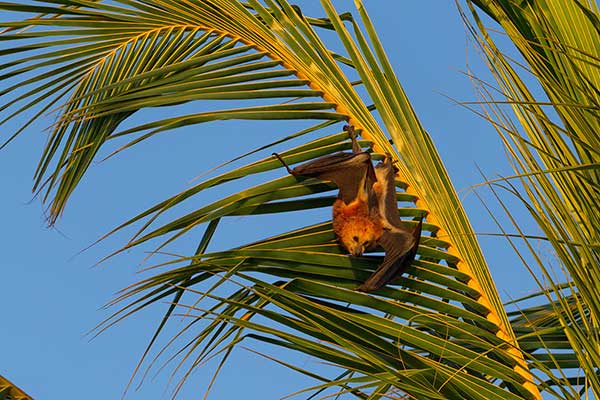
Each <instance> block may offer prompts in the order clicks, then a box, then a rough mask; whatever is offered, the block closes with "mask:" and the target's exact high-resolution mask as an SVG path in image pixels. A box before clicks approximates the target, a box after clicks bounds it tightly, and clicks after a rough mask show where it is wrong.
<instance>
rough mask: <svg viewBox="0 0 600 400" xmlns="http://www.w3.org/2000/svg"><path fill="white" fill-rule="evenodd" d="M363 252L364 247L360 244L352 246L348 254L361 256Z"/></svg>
mask: <svg viewBox="0 0 600 400" xmlns="http://www.w3.org/2000/svg"><path fill="white" fill-rule="evenodd" d="M364 252H365V248H364V247H363V246H361V245H356V246H353V247H352V248H351V249H350V254H352V255H353V256H354V257H358V256H362V255H363V253H364Z"/></svg>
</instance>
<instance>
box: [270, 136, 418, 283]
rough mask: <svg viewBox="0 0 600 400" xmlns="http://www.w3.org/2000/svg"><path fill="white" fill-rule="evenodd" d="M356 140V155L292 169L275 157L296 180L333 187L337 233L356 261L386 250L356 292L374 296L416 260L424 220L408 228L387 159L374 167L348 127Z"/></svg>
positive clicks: (343, 154)
mask: <svg viewBox="0 0 600 400" xmlns="http://www.w3.org/2000/svg"><path fill="white" fill-rule="evenodd" d="M344 129H345V130H347V131H348V133H349V134H350V138H351V140H352V153H346V152H339V153H335V154H330V155H326V156H323V157H320V158H317V159H316V160H312V161H309V162H307V163H304V164H301V165H299V166H297V167H295V168H293V169H291V168H290V167H289V166H288V165H287V164H286V163H285V162H284V161H283V160H282V159H281V157H279V155H278V154H277V153H273V155H275V156H276V157H277V158H278V159H279V160H280V161H281V163H282V164H283V165H284V166H285V167H286V169H287V170H288V172H289V173H290V174H292V175H297V176H307V177H314V178H318V179H322V180H327V181H332V182H334V183H335V184H336V185H337V187H338V189H339V193H338V197H337V199H336V201H335V202H334V203H333V231H334V232H335V234H336V236H337V239H338V241H339V242H340V244H341V245H342V246H343V247H344V248H345V249H346V250H348V252H349V253H350V254H352V255H353V256H360V255H362V254H363V253H364V252H365V251H370V250H375V249H377V248H378V247H382V248H383V250H384V251H385V257H384V259H383V263H382V264H381V265H380V266H379V268H377V270H375V272H373V274H372V275H371V276H370V277H369V278H368V279H367V280H366V281H365V282H364V283H362V284H361V285H360V286H359V287H357V288H356V290H359V291H361V292H372V291H375V290H378V289H380V288H382V287H383V286H385V285H386V284H387V283H388V282H390V281H392V280H393V279H394V278H395V277H397V276H398V275H400V274H401V273H402V272H403V271H404V270H405V269H406V268H407V267H408V265H410V263H411V262H412V261H413V259H414V257H415V254H416V252H417V248H418V246H419V239H420V237H421V228H422V219H421V221H419V223H418V225H417V226H416V227H415V228H414V229H409V228H407V227H405V226H404V224H403V223H402V221H401V220H400V217H399V215H398V203H397V201H396V186H395V184H394V176H395V170H394V166H393V165H392V160H391V158H390V157H389V155H386V157H385V160H384V161H383V162H380V163H379V164H378V165H377V166H376V167H373V163H372V162H371V155H370V154H369V153H367V152H364V151H361V149H360V146H359V144H358V141H357V139H356V135H355V133H354V128H353V127H352V126H346V127H344Z"/></svg>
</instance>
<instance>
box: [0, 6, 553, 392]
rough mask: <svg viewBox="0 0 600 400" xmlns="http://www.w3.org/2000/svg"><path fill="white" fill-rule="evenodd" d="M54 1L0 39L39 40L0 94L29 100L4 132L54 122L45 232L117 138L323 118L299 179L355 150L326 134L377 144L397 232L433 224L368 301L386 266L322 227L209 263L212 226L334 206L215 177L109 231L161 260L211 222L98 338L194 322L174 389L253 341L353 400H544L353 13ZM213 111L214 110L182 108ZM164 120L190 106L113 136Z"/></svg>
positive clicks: (378, 52)
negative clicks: (315, 362) (400, 399)
mask: <svg viewBox="0 0 600 400" xmlns="http://www.w3.org/2000/svg"><path fill="white" fill-rule="evenodd" d="M46 3H47V7H33V6H29V5H26V4H22V3H0V9H5V10H11V11H22V12H32V11H36V10H37V11H38V12H40V13H43V14H40V15H37V16H34V17H32V18H28V19H25V20H23V21H17V22H9V23H6V24H5V26H6V28H8V30H7V31H6V32H5V33H4V35H2V36H3V38H4V39H5V41H7V42H11V41H13V42H16V43H18V41H20V40H28V39H35V45H30V44H25V45H21V46H19V45H16V46H14V47H13V49H12V50H10V51H9V53H11V54H15V53H19V54H21V55H23V57H22V58H20V59H19V60H18V61H14V62H13V61H11V62H8V63H6V64H4V68H3V69H6V70H7V71H8V72H6V73H5V74H4V75H2V76H0V79H4V80H11V79H13V80H15V79H16V80H20V83H21V84H23V82H24V84H25V85H26V86H27V87H28V88H27V89H26V90H27V91H26V92H25V94H23V95H21V96H20V97H16V98H14V99H13V100H14V102H13V103H7V106H8V107H12V106H13V105H14V106H15V107H17V109H16V110H14V111H12V112H11V113H9V115H8V116H7V119H6V120H9V119H10V118H12V117H14V116H16V115H18V114H19V113H20V112H22V111H23V110H27V109H30V108H36V107H37V108H38V109H40V110H41V111H40V112H45V111H46V110H49V109H51V108H52V107H56V106H57V105H61V108H60V109H59V110H58V112H59V118H58V120H57V122H56V125H55V126H54V127H53V128H52V132H51V134H50V138H49V142H48V145H47V147H46V149H45V151H44V154H43V157H42V160H41V161H40V164H39V167H38V170H37V175H36V189H38V190H45V194H44V198H45V199H46V200H48V201H50V202H51V206H50V215H51V216H50V222H51V223H53V222H54V221H55V220H56V218H57V217H58V216H59V215H60V213H61V212H62V211H63V210H64V208H65V205H66V203H67V200H68V199H69V197H70V195H71V194H72V192H73V191H74V190H75V188H76V187H77V185H78V183H79V182H80V180H81V179H82V178H83V176H84V175H85V173H86V171H87V170H88V168H89V166H90V164H91V162H92V160H93V159H94V158H95V157H96V156H97V154H98V152H99V151H100V149H101V148H104V147H105V146H107V145H108V144H109V143H110V141H112V140H114V139H117V138H121V139H127V140H128V142H127V143H126V144H125V145H124V146H123V147H122V148H121V149H127V148H129V147H131V146H134V145H135V144H137V143H139V142H141V141H143V140H146V139H149V138H151V137H152V136H154V135H156V134H158V133H162V132H167V131H170V130H172V129H176V128H180V127H185V126H191V125H196V124H200V123H203V122H209V121H215V120H225V119H241V120H243V119H260V120H285V119H294V120H303V119H306V120H316V125H314V127H313V128H307V129H306V130H303V131H317V130H318V131H319V133H320V134H321V136H320V138H318V139H314V140H307V141H306V142H305V143H303V144H301V145H299V146H297V147H295V148H293V149H290V150H289V151H284V152H282V153H281V156H282V157H284V158H285V159H286V161H287V162H290V163H293V162H300V161H304V160H308V159H312V158H315V157H318V156H321V155H325V154H331V153H332V152H335V151H338V150H343V149H347V148H349V147H350V143H349V142H348V141H346V137H347V136H346V135H345V134H344V133H342V132H341V130H338V131H336V132H335V133H329V135H326V133H325V130H324V129H323V128H324V127H325V125H329V124H330V123H335V122H338V121H342V120H345V121H348V122H349V123H351V124H352V125H354V126H356V128H357V130H358V131H359V132H360V133H361V135H362V138H363V139H364V140H365V141H363V143H362V144H363V145H366V147H367V146H370V147H372V151H373V158H375V159H377V158H378V157H381V156H382V155H383V154H386V153H387V154H390V155H391V156H392V157H393V159H394V160H396V161H397V166H398V168H399V174H398V182H397V186H398V187H399V188H401V189H402V191H401V192H400V193H399V195H398V199H399V200H400V201H402V202H404V203H405V204H404V207H402V208H400V209H399V213H400V215H402V216H405V217H409V218H408V219H405V221H406V222H407V223H414V222H411V221H410V218H411V217H413V218H414V217H420V216H425V217H426V223H425V224H424V225H423V227H424V231H425V232H428V233H429V235H427V234H424V235H423V237H422V241H421V243H420V245H419V250H418V254H419V258H418V260H417V261H415V262H414V263H413V265H412V266H411V268H410V269H409V271H408V273H409V274H408V276H406V277H402V278H399V279H397V281H396V282H394V285H390V286H388V287H386V288H384V289H382V290H380V291H379V292H378V293H377V294H376V295H366V294H363V293H358V292H355V291H354V290H353V289H354V288H355V287H356V286H357V284H358V283H359V282H361V281H363V280H364V279H365V278H366V277H367V276H368V275H369V274H370V272H371V271H372V270H373V269H374V268H375V267H376V266H377V265H378V264H380V263H381V256H375V255H373V256H366V257H361V258H349V257H348V256H346V255H344V254H342V253H341V251H340V249H339V247H338V246H337V245H336V243H335V241H334V235H333V232H332V230H331V226H330V224H329V223H328V222H326V221H316V222H315V223H314V224H310V225H308V226H304V227H299V228H298V229H297V230H295V231H293V232H288V233H284V234H279V235H275V236H273V237H271V238H268V239H265V240H261V241H259V242H256V243H251V244H248V245H244V246H240V247H238V248H234V249H230V250H225V251H211V252H208V251H207V250H206V248H207V245H208V242H209V241H210V239H211V238H212V237H213V233H215V232H214V230H215V229H216V224H217V222H218V221H219V220H220V219H222V218H226V217H229V216H233V215H247V216H254V215H261V214H264V213H283V212H287V211H290V210H299V209H303V210H306V209H308V208H313V207H315V208H316V207H326V206H329V205H330V204H331V202H332V201H333V197H332V196H331V195H330V194H327V195H324V196H323V195H322V194H323V193H326V192H328V191H331V190H332V189H334V188H333V186H332V185H330V184H326V183H322V182H318V181H316V180H314V179H306V180H299V179H296V178H295V177H292V176H284V177H278V178H275V179H272V180H270V181H267V180H266V179H265V178H264V175H259V174H261V173H264V172H267V171H270V170H273V169H275V168H280V167H279V164H278V161H277V160H275V159H274V158H272V157H265V158H263V159H261V160H258V161H256V162H253V163H252V162H251V163H248V164H246V165H244V166H242V167H240V168H237V169H234V170H230V171H228V172H224V173H222V174H221V175H219V176H217V177H214V178H208V179H206V180H205V181H203V182H201V183H199V184H196V185H195V186H193V187H192V188H190V189H188V190H185V191H183V192H181V193H179V194H176V195H174V196H172V197H171V198H169V199H166V200H165V201H163V202H160V203H159V204H157V205H155V206H153V207H151V208H149V209H148V210H146V211H144V212H142V213H140V214H139V215H137V216H135V217H133V218H132V219H130V220H129V221H127V222H125V223H124V224H123V225H121V226H120V227H117V230H119V229H122V228H124V227H127V226H131V225H134V224H136V225H138V224H141V227H139V228H138V232H137V233H136V234H135V236H134V237H133V238H132V240H131V241H130V242H129V243H128V244H126V245H125V246H124V247H123V248H122V249H120V250H119V251H123V250H125V249H129V248H132V247H134V246H140V245H142V244H150V243H158V245H157V247H156V248H155V252H158V251H160V250H161V249H163V248H165V246H167V245H169V244H171V243H173V242H174V241H175V240H176V239H178V238H180V237H182V236H184V235H189V233H190V232H191V231H192V229H193V228H195V227H197V226H200V225H203V224H208V227H207V228H206V233H205V235H204V237H203V239H202V241H201V243H200V245H199V246H198V251H197V253H196V254H194V255H193V256H190V257H174V258H173V259H171V260H170V261H167V262H165V263H164V264H162V265H158V266H156V267H155V268H156V269H157V270H159V269H160V268H163V269H164V270H165V271H163V272H159V273H156V274H155V275H153V276H151V277H149V278H147V279H145V280H143V281H141V282H139V283H138V284H136V285H133V286H132V287H130V288H128V289H127V290H126V291H125V292H123V294H122V295H121V296H120V297H119V298H117V299H116V300H115V302H121V301H125V302H128V303H126V304H125V305H124V306H122V308H121V309H120V310H119V311H117V312H116V313H115V315H114V318H113V319H110V320H109V321H108V322H107V324H108V325H110V324H111V323H113V322H115V321H118V320H119V319H120V318H123V317H125V316H127V315H130V314H131V313H133V312H135V311H137V310H139V309H141V308H143V307H146V306H148V305H150V304H153V303H155V302H157V301H160V300H164V299H166V298H170V297H173V299H174V300H173V306H172V307H170V309H169V311H168V312H167V315H166V316H165V318H164V319H163V321H162V322H161V325H160V326H159V327H158V329H157V333H156V335H158V333H160V331H161V330H162V327H163V326H164V324H165V323H166V321H167V320H168V317H169V316H170V315H173V313H174V312H175V310H176V309H183V313H184V315H186V316H187V317H189V318H190V319H191V321H192V322H190V323H189V325H188V326H187V327H185V328H184V329H182V331H181V332H180V333H179V334H177V335H176V337H175V338H173V340H172V341H170V342H169V343H168V344H167V348H170V347H172V346H170V345H171V344H173V345H174V344H175V342H176V340H177V339H178V338H180V339H181V340H183V337H184V336H185V334H188V335H189V336H191V339H190V340H189V341H188V342H186V343H184V344H182V345H181V346H180V348H179V349H178V350H177V351H176V352H175V355H173V356H172V357H171V359H173V360H174V359H176V358H178V359H179V361H178V362H177V365H176V367H175V370H176V371H181V372H182V380H185V377H187V375H188V374H189V371H191V370H193V369H194V368H195V367H197V366H198V365H199V364H200V363H201V362H202V361H204V360H206V359H207V358H210V357H213V356H215V355H221V354H223V355H225V357H227V355H228V354H229V352H230V349H232V348H233V347H234V346H236V345H237V344H239V343H240V342H242V341H244V340H249V339H252V340H259V341H263V342H267V343H271V344H273V345H276V346H280V347H284V348H287V349H291V350H295V351H299V352H301V353H303V354H308V355H311V356H314V357H317V358H319V359H322V360H324V361H326V362H330V363H333V364H335V365H337V366H339V367H340V368H342V369H344V370H348V371H350V372H352V373H353V375H352V378H351V379H328V380H327V382H326V383H324V384H323V385H325V386H329V387H333V386H340V387H341V389H340V390H342V391H343V392H347V393H351V394H353V395H355V396H358V397H364V394H365V393H367V396H371V395H372V396H380V395H386V393H380V392H379V391H381V390H384V391H389V393H396V391H400V392H404V393H407V394H408V395H411V396H413V397H416V398H442V396H444V397H446V398H458V397H461V398H470V399H482V398H485V399H522V398H528V399H529V398H539V393H538V392H537V387H536V386H535V384H534V383H533V382H534V380H536V381H537V382H542V381H543V380H542V378H539V377H538V378H536V377H533V376H531V375H530V374H529V372H528V371H527V367H526V365H525V362H524V357H523V356H522V354H521V351H520V349H519V348H518V342H517V340H516V336H515V335H514V333H513V331H512V329H511V325H510V323H509V320H508V317H507V315H506V313H505V311H504V308H503V305H502V304H501V302H500V300H499V296H498V294H497V292H496V289H495V287H494V284H493V282H492V279H491V277H490V274H489V271H488V269H487V265H486V263H485V260H484V258H483V255H482V253H481V250H480V248H479V246H478V244H477V241H476V239H475V236H474V234H473V231H472V228H471V226H470V224H469V221H468V219H467V217H466V215H465V213H464V211H463V208H462V206H461V205H460V202H459V201H458V197H457V195H456V193H455V191H454V188H453V186H452V184H451V182H450V180H449V177H448V175H447V173H446V171H445V168H444V166H443V164H442V162H441V160H440V158H439V155H438V154H437V151H436V150H435V147H434V145H433V143H432V140H431V138H430V137H429V135H428V134H427V132H425V130H424V129H423V127H422V126H421V124H420V122H419V121H418V119H417V117H416V115H415V113H414V111H413V109H412V107H411V105H410V103H409V101H408V99H407V97H406V95H405V93H404V91H403V89H402V87H401V85H400V84H399V83H398V80H397V78H396V76H395V74H394V72H393V69H392V67H391V65H390V63H389V61H388V60H387V58H386V56H385V53H384V51H383V48H382V46H381V44H380V42H379V40H378V38H377V35H376V33H375V29H374V27H373V26H372V23H371V22H370V20H369V17H368V15H367V13H366V11H365V9H364V6H363V5H362V3H361V2H360V1H357V2H356V5H357V9H358V14H359V16H360V18H359V19H355V18H354V17H353V16H352V15H351V14H349V13H343V14H338V12H337V11H336V9H335V8H334V6H333V4H332V3H331V2H330V1H327V0H324V1H323V2H322V4H323V8H324V11H325V13H326V17H325V18H320V19H314V18H308V17H305V16H304V15H303V14H302V13H301V11H300V10H299V9H298V8H297V7H292V6H290V5H289V4H287V3H286V2H285V1H277V2H275V1H272V0H265V1H264V2H258V1H256V0H250V1H249V2H248V3H247V4H244V3H241V2H238V1H217V0H203V1H200V0H190V1H186V2H172V1H166V2H165V1H149V0H145V1H137V0H133V1H132V0H128V1H125V0H121V1H119V0H117V1H114V2H110V4H109V3H104V2H87V1H85V2H84V1H62V2H60V4H61V6H58V7H56V6H54V5H53V4H54V2H52V1H48V2H46ZM318 29H328V30H331V31H333V32H334V33H335V34H336V35H337V36H336V37H337V38H339V44H341V48H343V51H344V53H340V52H337V53H336V52H333V51H331V50H329V47H328V45H326V43H325V42H324V41H323V40H322V39H321V37H320V36H319V34H318ZM363 32H366V35H365V33H363ZM338 47H340V46H338ZM24 54H27V55H24ZM40 71H42V72H40ZM52 71H58V74H59V75H58V77H57V76H56V74H52ZM357 80H358V82H359V83H356V81H357ZM357 85H360V88H361V90H362V89H364V90H365V91H366V92H367V96H361V94H360V91H359V90H357V88H356V86H357ZM16 88H17V83H15V84H14V85H13V86H9V89H7V90H6V91H5V92H4V95H7V96H8V95H11V94H12V93H13V91H14V90H15V89H16ZM283 99H285V100H283ZM207 100H211V101H215V102H216V104H217V108H216V109H210V110H205V109H200V110H198V109H197V108H193V109H192V108H191V107H192V106H193V107H201V105H203V104H205V103H204V101H207ZM231 100H234V101H235V102H233V103H232V102H230V101H231ZM61 101H62V102H63V103H62V104H61V103H60V102H61ZM221 101H227V103H223V104H226V105H225V106H223V104H221V103H220V102H221ZM184 103H185V104H184ZM18 104H19V105H18ZM211 104H214V103H211ZM231 104H234V106H231ZM370 104H373V107H371V106H370ZM167 106H168V107H171V106H181V108H180V109H179V111H178V112H179V114H178V115H175V116H171V117H169V118H164V119H158V118H157V119H154V120H150V121H148V122H141V123H140V122H135V123H134V125H133V126H129V127H127V126H123V125H124V123H125V121H127V122H129V121H131V116H132V115H133V114H134V113H136V112H137V111H138V110H142V109H146V108H150V107H151V108H155V107H167ZM221 106H222V107H221ZM188 107H190V108H188ZM174 110H175V109H174ZM378 118H380V119H381V120H382V121H383V126H380V124H379V123H378V122H377V121H378ZM386 132H388V133H389V136H391V139H392V140H393V143H394V145H393V146H392V144H391V143H390V141H389V138H388V136H387V135H386ZM291 136H297V135H291ZM9 140H10V138H9ZM264 147H267V146H264ZM280 170H281V171H282V173H284V171H283V170H282V169H280ZM247 177H253V178H256V179H258V180H259V183H258V184H256V183H255V184H253V186H250V187H247V188H245V189H242V188H241V185H242V183H240V188H239V190H238V191H237V192H236V193H233V194H231V195H229V196H225V197H221V198H219V199H217V200H215V201H213V202H211V203H209V204H204V205H202V206H200V207H196V208H195V210H193V211H191V212H189V211H183V212H182V211H179V207H180V206H182V205H183V204H184V203H185V202H186V201H189V200H190V199H192V198H194V199H195V197H194V196H196V195H197V194H199V193H201V192H202V191H206V190H209V189H211V188H214V187H216V186H220V185H221V184H223V183H225V182H231V181H233V180H236V181H238V180H239V182H241V179H242V178H247ZM299 196H312V197H307V198H304V197H302V198H301V199H298V197H299ZM185 204H189V203H185ZM415 206H416V207H415ZM167 211H168V212H169V213H168V214H167ZM177 212H179V214H177V216H175V217H173V214H171V213H175V214H176V213H177ZM165 215H168V217H165ZM163 217H165V218H163ZM265 277H267V278H269V277H270V278H275V279H276V281H275V282H272V281H271V280H269V279H264V278H265ZM236 285H237V286H236ZM232 288H233V289H232ZM223 291H225V294H223V293H222V292H223ZM184 295H185V296H186V297H183V296H184ZM192 299H194V300H193V301H192V302H191V303H188V302H187V301H188V300H192ZM202 324H204V325H202ZM198 331H199V332H198ZM156 335H155V336H154V338H153V339H152V342H151V345H152V344H153V343H154V340H155V339H156V337H157V336H156ZM163 351H164V350H161V351H159V355H160V354H162V353H163ZM186 362H187V363H188V365H187V367H188V370H184V364H185V363H186ZM152 364H153V363H151V365H152Z"/></svg>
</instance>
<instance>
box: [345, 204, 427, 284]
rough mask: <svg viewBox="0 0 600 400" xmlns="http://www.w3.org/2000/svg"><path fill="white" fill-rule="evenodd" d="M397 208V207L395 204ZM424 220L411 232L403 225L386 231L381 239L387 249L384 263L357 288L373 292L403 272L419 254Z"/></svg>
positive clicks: (380, 243) (381, 244) (380, 241)
mask: <svg viewBox="0 0 600 400" xmlns="http://www.w3.org/2000/svg"><path fill="white" fill-rule="evenodd" d="M394 208H395V209H396V207H395V206H394ZM422 225H423V220H421V221H419V224H418V225H417V227H416V228H415V229H414V230H413V231H412V232H411V231H409V230H408V229H406V228H404V227H402V228H401V229H393V230H391V231H385V232H384V233H383V235H381V238H380V239H379V245H380V246H381V247H383V249H384V250H385V257H384V259H383V263H381V265H380V266H379V268H377V269H376V270H375V272H373V274H372V275H371V276H370V277H369V278H368V279H367V280H366V281H365V282H364V283H363V284H362V285H360V286H359V287H358V288H356V290H358V291H361V292H372V291H375V290H378V289H380V288H382V287H383V286H385V285H386V284H388V283H389V282H391V281H392V280H394V278H396V277H397V276H399V275H400V274H402V272H404V270H405V269H406V268H407V267H408V266H409V265H410V263H411V262H412V261H413V260H414V258H415V255H416V254H417V249H418V247H419V240H420V239H421V229H422Z"/></svg>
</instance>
